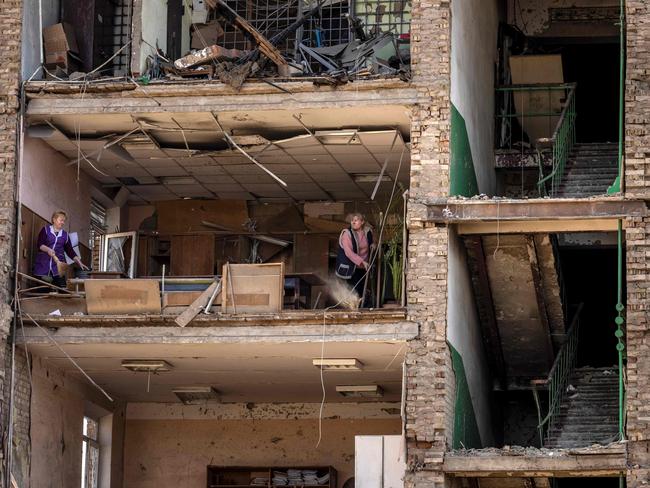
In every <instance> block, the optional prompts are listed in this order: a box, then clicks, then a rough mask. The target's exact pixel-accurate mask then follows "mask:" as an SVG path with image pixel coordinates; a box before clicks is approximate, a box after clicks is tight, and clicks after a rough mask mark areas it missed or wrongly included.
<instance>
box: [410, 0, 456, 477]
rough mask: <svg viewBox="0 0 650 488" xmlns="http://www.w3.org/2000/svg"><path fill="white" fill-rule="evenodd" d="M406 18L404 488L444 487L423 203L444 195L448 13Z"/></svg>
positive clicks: (436, 333)
mask: <svg viewBox="0 0 650 488" xmlns="http://www.w3.org/2000/svg"><path fill="white" fill-rule="evenodd" d="M412 12H413V14H412V19H413V20H412V21H411V69H412V71H413V81H414V83H415V86H416V87H417V90H418V95H419V98H420V103H418V105H417V106H416V107H414V108H413V111H412V117H411V145H412V146H411V186H410V200H409V214H408V225H409V242H408V268H407V269H408V274H407V296H408V309H409V318H410V320H413V321H415V322H418V323H419V324H420V335H419V338H418V340H415V341H411V342H410V343H409V347H408V350H407V353H406V367H407V370H406V375H407V378H406V438H407V446H408V467H409V470H408V472H407V477H406V480H405V482H406V486H407V487H409V488H410V487H425V486H426V487H442V486H445V477H444V475H443V473H442V461H443V457H444V453H445V451H446V449H447V447H448V445H449V444H450V442H451V428H452V426H453V398H454V395H453V393H454V387H453V384H454V380H453V372H452V369H451V356H450V353H449V349H448V347H447V343H446V328H447V249H448V239H449V235H448V229H447V228H446V227H435V226H429V225H428V224H424V223H423V221H424V220H426V206H425V205H423V202H424V201H426V200H427V199H431V198H444V197H446V196H447V195H448V194H449V135H450V113H451V107H450V66H451V59H450V43H451V33H450V22H451V11H450V4H449V1H441V0H415V1H414V2H413V6H412Z"/></svg>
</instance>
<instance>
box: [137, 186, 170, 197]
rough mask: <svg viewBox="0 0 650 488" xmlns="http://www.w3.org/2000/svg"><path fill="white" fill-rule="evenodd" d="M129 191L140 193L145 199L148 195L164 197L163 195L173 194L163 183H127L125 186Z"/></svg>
mask: <svg viewBox="0 0 650 488" xmlns="http://www.w3.org/2000/svg"><path fill="white" fill-rule="evenodd" d="M127 188H128V189H129V191H130V192H131V193H135V194H137V195H140V196H142V197H144V198H146V199H149V198H150V197H164V196H174V195H173V193H172V192H170V191H169V190H168V189H167V188H165V187H164V186H163V185H129V186H127Z"/></svg>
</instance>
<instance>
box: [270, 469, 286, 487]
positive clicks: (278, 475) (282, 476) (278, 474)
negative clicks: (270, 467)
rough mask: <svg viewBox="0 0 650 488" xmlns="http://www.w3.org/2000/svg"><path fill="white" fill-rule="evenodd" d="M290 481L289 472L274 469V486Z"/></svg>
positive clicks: (272, 481) (272, 482)
mask: <svg viewBox="0 0 650 488" xmlns="http://www.w3.org/2000/svg"><path fill="white" fill-rule="evenodd" d="M288 483H289V476H288V475H287V473H284V472H282V471H273V479H272V480H271V484H272V485H273V486H285V485H287V484H288Z"/></svg>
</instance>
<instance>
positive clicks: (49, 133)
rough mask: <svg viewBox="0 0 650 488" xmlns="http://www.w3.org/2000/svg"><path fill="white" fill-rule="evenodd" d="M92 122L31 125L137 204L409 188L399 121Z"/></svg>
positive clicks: (318, 196) (347, 195) (186, 117)
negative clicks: (123, 189)
mask: <svg viewBox="0 0 650 488" xmlns="http://www.w3.org/2000/svg"><path fill="white" fill-rule="evenodd" d="M402 114H403V115H402V117H404V116H406V114H405V113H404V111H402ZM323 115H324V117H323V119H324V121H327V120H328V119H330V118H331V116H330V117H327V115H326V114H323ZM87 117H88V116H87ZM93 117H94V119H93V121H89V120H84V121H83V122H81V121H80V120H79V117H77V118H76V121H73V123H72V127H71V125H70V122H71V121H70V120H69V119H68V120H66V119H65V118H63V120H57V119H51V120H50V119H41V120H38V121H32V124H33V125H32V126H31V127H30V128H29V129H28V133H27V135H28V136H30V134H31V136H32V137H37V138H41V139H43V140H44V142H46V143H47V144H48V145H49V146H50V147H52V148H53V149H55V150H56V151H58V152H60V153H61V154H63V155H64V156H65V157H66V158H68V159H69V160H70V163H69V164H71V165H72V164H80V166H81V169H82V170H83V171H84V172H86V173H87V174H89V175H90V176H91V177H92V178H94V179H96V180H97V181H99V182H100V183H101V184H103V185H104V186H113V187H119V186H125V187H126V188H127V189H128V190H129V191H130V192H131V197H130V199H131V201H132V202H154V201H161V200H175V199H182V198H219V199H245V200H276V201H277V200H285V201H305V200H351V199H364V200H365V199H369V198H371V197H372V196H374V195H380V196H381V195H387V194H390V192H391V190H392V188H393V184H394V183H395V181H398V182H399V183H400V184H401V185H402V186H403V187H407V186H408V181H409V171H410V150H409V144H408V143H407V142H405V140H404V136H403V134H404V124H403V123H402V122H403V121H402V120H399V119H397V120H399V122H400V123H397V124H393V127H392V128H387V126H386V125H384V126H383V128H381V129H379V130H378V129H377V128H376V125H378V124H375V127H372V126H370V127H368V126H367V125H366V126H365V127H364V126H361V125H360V124H354V125H352V127H353V128H345V129H341V128H339V127H340V126H338V127H337V128H335V129H332V128H331V127H332V126H331V125H330V126H329V127H327V126H324V125H323V124H322V122H321V124H316V123H314V117H313V114H312V117H304V116H303V114H293V113H286V112H284V113H282V114H281V115H279V114H278V111H276V112H275V113H274V114H272V115H269V114H264V113H261V114H257V116H255V115H254V116H253V117H250V116H249V115H248V114H239V118H237V117H236V116H232V115H230V116H221V115H220V116H217V115H216V114H212V113H207V114H206V113H191V114H153V115H151V116H139V117H137V118H136V117H134V116H131V117H130V119H126V120H130V124H129V125H128V126H127V125H125V120H121V119H120V118H116V117H115V116H107V117H106V118H104V120H102V119H103V117H101V116H97V115H95V116H93ZM357 119H360V120H362V119H363V117H361V118H359V117H358V116H357ZM251 120H253V121H256V122H251ZM346 120H347V119H346ZM392 120H396V118H393V119H392ZM89 122H90V123H89ZM287 122H291V124H292V127H290V126H289V124H288V123H287ZM350 122H354V119H352V120H350ZM366 122H368V121H366ZM364 125H365V124H364ZM368 125H369V124H368ZM406 125H407V124H406ZM93 126H94V127H95V128H94V129H93ZM81 127H83V130H82V129H81ZM348 127H350V126H349V125H348ZM388 127H390V126H388ZM407 127H408V125H407ZM70 129H72V130H70ZM287 136H288V137H287ZM378 181H379V184H378Z"/></svg>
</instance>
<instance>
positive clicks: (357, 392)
mask: <svg viewBox="0 0 650 488" xmlns="http://www.w3.org/2000/svg"><path fill="white" fill-rule="evenodd" d="M336 393H338V394H339V395H341V396H344V397H357V398H379V397H383V396H384V390H383V389H382V388H381V386H379V385H337V387H336Z"/></svg>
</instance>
